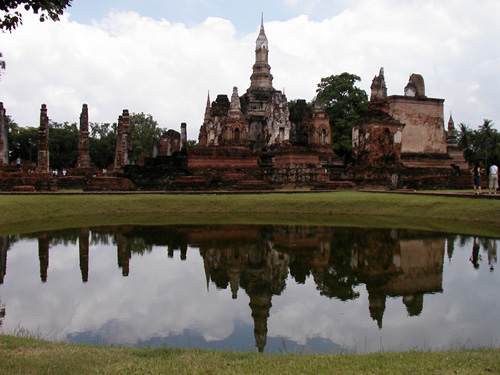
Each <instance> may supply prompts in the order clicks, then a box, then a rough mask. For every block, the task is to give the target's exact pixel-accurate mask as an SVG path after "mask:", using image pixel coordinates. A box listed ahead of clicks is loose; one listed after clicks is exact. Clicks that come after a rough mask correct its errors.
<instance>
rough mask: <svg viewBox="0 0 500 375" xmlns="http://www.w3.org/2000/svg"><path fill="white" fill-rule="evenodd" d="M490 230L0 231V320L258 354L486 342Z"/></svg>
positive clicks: (494, 308) (490, 311) (492, 285)
mask: <svg viewBox="0 0 500 375" xmlns="http://www.w3.org/2000/svg"><path fill="white" fill-rule="evenodd" d="M499 242H500V240H499V239H493V238H479V237H469V236H462V235H452V234H442V233H434V232H420V231H413V230H400V229H392V230H391V229H367V228H340V227H319V226H278V225H273V226H252V225H232V226H217V225H213V226H207V225H204V226H114V227H91V228H80V229H67V230H62V231H52V232H38V233H32V234H23V235H12V236H4V237H0V309H1V312H0V326H1V328H0V329H1V330H2V331H3V332H7V333H9V332H10V333H12V332H15V331H19V330H20V329H21V330H28V331H29V332H31V333H34V334H38V335H40V336H42V337H44V338H46V339H49V340H64V341H67V342H77V343H89V344H106V345H126V346H147V347H157V346H162V347H163V346H166V347H183V348H208V349H224V350H228V349H229V350H237V351H257V350H259V351H264V352H303V353H311V352H313V353H323V352H327V353H334V352H357V353H365V352H375V351H385V350H398V351H406V350H438V349H462V348H476V347H498V346H500V343H499V339H500V322H499V315H498V312H499V311H500V276H499V272H498V271H497V270H496V269H495V267H496V258H497V247H498V246H499Z"/></svg>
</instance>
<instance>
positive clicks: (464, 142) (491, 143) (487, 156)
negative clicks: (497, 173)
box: [458, 119, 500, 168]
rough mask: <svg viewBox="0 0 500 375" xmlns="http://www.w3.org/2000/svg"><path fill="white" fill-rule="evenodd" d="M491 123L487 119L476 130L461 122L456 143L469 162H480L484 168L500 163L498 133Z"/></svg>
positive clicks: (499, 135)
mask: <svg viewBox="0 0 500 375" xmlns="http://www.w3.org/2000/svg"><path fill="white" fill-rule="evenodd" d="M493 125H494V124H493V122H492V121H491V120H488V119H485V120H484V121H483V124H482V125H480V126H479V128H478V129H477V130H471V129H470V127H469V126H468V125H466V124H463V123H462V124H460V125H459V130H458V145H459V146H460V148H461V149H463V150H464V156H465V159H466V160H467V161H468V162H469V163H471V164H475V163H481V164H482V165H483V166H484V167H485V168H488V167H489V166H490V165H491V164H496V165H500V164H499V163H500V133H498V131H497V130H496V129H495V128H494V127H493Z"/></svg>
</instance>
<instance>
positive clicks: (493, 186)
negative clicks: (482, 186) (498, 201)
mask: <svg viewBox="0 0 500 375" xmlns="http://www.w3.org/2000/svg"><path fill="white" fill-rule="evenodd" d="M488 182H489V188H490V194H491V191H492V190H493V191H494V193H495V194H496V193H497V189H498V167H497V166H496V165H495V164H493V165H492V166H491V167H490V179H489V181H488Z"/></svg>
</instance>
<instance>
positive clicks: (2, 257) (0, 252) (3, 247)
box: [0, 236, 9, 285]
mask: <svg viewBox="0 0 500 375" xmlns="http://www.w3.org/2000/svg"><path fill="white" fill-rule="evenodd" d="M7 250H9V237H7V236H0V285H2V284H3V279H4V277H5V274H6V273H7Z"/></svg>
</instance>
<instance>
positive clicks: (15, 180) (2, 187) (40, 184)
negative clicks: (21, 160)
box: [0, 172, 57, 191]
mask: <svg viewBox="0 0 500 375" xmlns="http://www.w3.org/2000/svg"><path fill="white" fill-rule="evenodd" d="M21 186H28V187H29V189H31V187H33V188H34V189H35V190H36V191H56V190H57V184H56V182H55V180H54V178H53V177H52V175H51V174H50V173H36V172H33V173H24V172H13V173H3V174H2V175H0V191H12V190H13V188H14V187H16V188H17V189H19V187H21Z"/></svg>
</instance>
